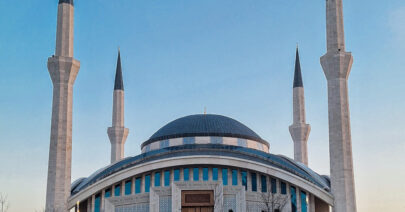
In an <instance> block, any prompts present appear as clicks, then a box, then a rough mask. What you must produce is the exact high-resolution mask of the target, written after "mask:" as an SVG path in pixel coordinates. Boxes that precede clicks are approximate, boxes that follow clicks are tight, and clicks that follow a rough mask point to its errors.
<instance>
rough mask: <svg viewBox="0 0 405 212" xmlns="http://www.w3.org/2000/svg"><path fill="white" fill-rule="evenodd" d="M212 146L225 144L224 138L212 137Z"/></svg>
mask: <svg viewBox="0 0 405 212" xmlns="http://www.w3.org/2000/svg"><path fill="white" fill-rule="evenodd" d="M210 139H211V143H212V144H223V138H222V137H210Z"/></svg>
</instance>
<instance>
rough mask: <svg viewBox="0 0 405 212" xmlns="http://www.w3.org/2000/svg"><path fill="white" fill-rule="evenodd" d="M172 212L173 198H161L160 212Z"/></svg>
mask: <svg viewBox="0 0 405 212" xmlns="http://www.w3.org/2000/svg"><path fill="white" fill-rule="evenodd" d="M171 211H172V197H170V196H166V197H159V212H171Z"/></svg>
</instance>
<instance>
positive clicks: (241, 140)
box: [238, 138, 247, 147]
mask: <svg viewBox="0 0 405 212" xmlns="http://www.w3.org/2000/svg"><path fill="white" fill-rule="evenodd" d="M238 146H243V147H247V141H246V139H241V138H238Z"/></svg>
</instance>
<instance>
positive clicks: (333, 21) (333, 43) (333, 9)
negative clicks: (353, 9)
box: [326, 0, 345, 51]
mask: <svg viewBox="0 0 405 212" xmlns="http://www.w3.org/2000/svg"><path fill="white" fill-rule="evenodd" d="M326 16H327V17H328V19H327V20H326V29H327V32H326V33H327V37H328V39H327V49H328V51H330V50H332V51H335V50H340V51H345V35H344V24H343V3H342V0H327V1H326Z"/></svg>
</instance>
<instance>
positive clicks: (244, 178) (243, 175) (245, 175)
mask: <svg viewBox="0 0 405 212" xmlns="http://www.w3.org/2000/svg"><path fill="white" fill-rule="evenodd" d="M240 175H241V178H242V185H243V186H245V190H247V173H246V171H241V172H240Z"/></svg>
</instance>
